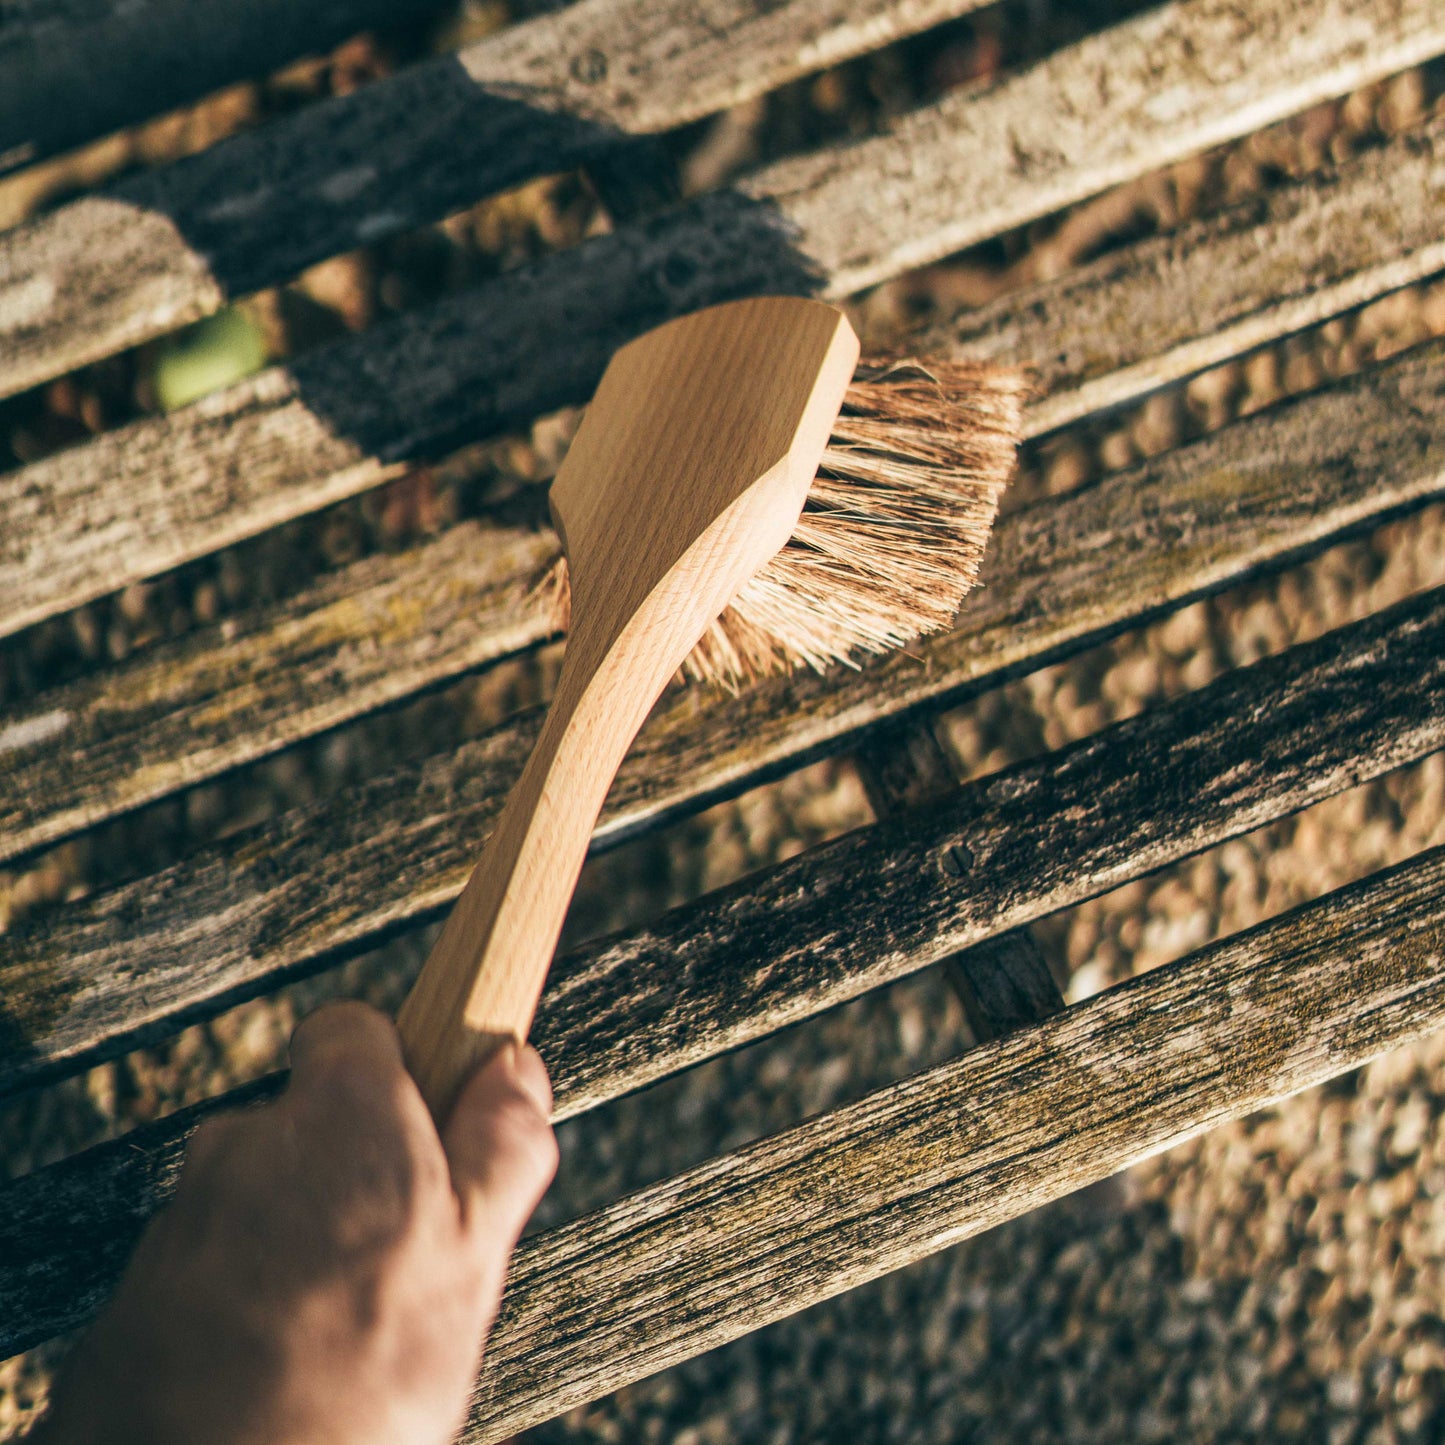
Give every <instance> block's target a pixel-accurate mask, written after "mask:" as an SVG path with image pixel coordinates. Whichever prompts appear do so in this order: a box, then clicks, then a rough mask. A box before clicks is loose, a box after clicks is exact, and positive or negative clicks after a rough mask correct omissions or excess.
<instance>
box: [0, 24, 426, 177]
mask: <svg viewBox="0 0 1445 1445" xmlns="http://www.w3.org/2000/svg"><path fill="white" fill-rule="evenodd" d="M409 8H410V10H411V11H412V13H413V14H415V15H417V16H418V18H420V17H421V16H423V15H425V13H426V11H427V10H428V9H429V8H431V9H435V8H439V7H438V6H435V5H433V6H427V5H414V6H411V7H409ZM396 18H397V7H396V5H395V4H392V3H387V0H312V3H308V4H305V5H296V4H293V3H292V0H211V3H201V0H140V3H136V0H65V3H63V4H57V3H56V0H6V4H5V13H4V17H3V21H0V96H4V97H5V103H4V105H3V106H0V174H3V173H4V172H6V171H9V170H13V169H15V168H16V167H18V166H24V165H29V164H30V163H31V162H32V161H36V160H42V159H44V158H45V157H46V156H50V155H54V154H55V153H56V152H57V151H62V150H66V149H68V148H69V147H71V146H76V145H79V144H80V143H81V142H82V141H87V140H92V139H94V138H95V137H96V136H100V135H104V134H106V133H107V132H109V131H114V130H119V129H121V127H123V126H127V125H132V124H134V123H135V122H136V121H138V120H145V119H146V118H147V117H149V116H153V115H159V114H160V113H161V112H162V111H163V110H169V109H171V108H172V107H174V106H178V105H183V104H185V102H187V101H190V100H195V99H196V98H197V97H199V96H202V95H205V94H206V92H207V91H211V90H216V89H218V88H219V87H221V86H223V85H229V84H230V83H231V82H232V81H237V80H246V79H249V78H250V77H251V76H255V75H262V74H265V73H266V72H267V71H270V70H276V69H278V68H279V67H281V66H282V65H285V64H286V63H287V62H289V61H292V60H296V59H298V58H299V57H301V56H304V55H315V54H318V53H320V52H321V51H325V50H329V49H330V48H331V47H332V46H334V45H336V44H338V43H339V42H340V41H342V40H344V39H345V38H346V37H347V36H348V35H354V34H356V32H357V31H360V30H365V29H367V28H368V27H369V26H373V25H377V24H385V23H388V22H390V23H395V21H396Z"/></svg>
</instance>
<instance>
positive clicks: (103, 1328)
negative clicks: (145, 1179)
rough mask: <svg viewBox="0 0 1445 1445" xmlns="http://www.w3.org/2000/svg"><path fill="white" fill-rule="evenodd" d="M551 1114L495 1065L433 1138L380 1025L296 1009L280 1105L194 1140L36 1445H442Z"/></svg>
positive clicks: (525, 1210) (455, 1416)
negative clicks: (172, 1190) (297, 1021)
mask: <svg viewBox="0 0 1445 1445" xmlns="http://www.w3.org/2000/svg"><path fill="white" fill-rule="evenodd" d="M551 1104H552V1092H551V1086H550V1085H549V1083H548V1081H547V1072H546V1069H545V1068H544V1067H543V1065H542V1061H541V1059H540V1058H539V1057H538V1056H537V1054H536V1052H535V1051H533V1050H532V1049H522V1050H516V1049H510V1048H509V1049H504V1050H503V1051H502V1052H501V1054H499V1055H497V1056H496V1057H494V1058H493V1059H492V1060H491V1061H490V1062H489V1063H487V1064H486V1065H485V1066H484V1067H483V1068H482V1069H480V1070H479V1071H478V1072H477V1073H476V1075H475V1076H474V1077H473V1078H472V1079H471V1081H470V1082H469V1083H468V1084H467V1086H466V1087H465V1088H464V1089H463V1091H462V1093H461V1095H460V1097H459V1098H458V1100H457V1104H456V1107H455V1108H454V1109H453V1111H452V1114H451V1117H450V1118H449V1119H448V1121H447V1124H446V1127H445V1128H444V1129H443V1130H442V1132H441V1135H440V1136H438V1133H437V1130H436V1128H435V1127H434V1126H433V1124H432V1120H431V1117H430V1115H429V1114H428V1113H427V1110H426V1106H425V1105H424V1104H423V1103H422V1100H421V1096H420V1094H418V1092H417V1090H416V1086H415V1085H414V1084H413V1083H412V1080H411V1077H410V1075H408V1074H407V1072H406V1070H405V1069H404V1067H403V1066H402V1061H401V1049H400V1046H399V1044H398V1042H397V1037H396V1032H395V1030H394V1029H393V1028H392V1026H391V1024H390V1023H389V1022H388V1021H387V1020H386V1019H385V1018H383V1017H382V1015H381V1014H379V1013H377V1012H376V1011H375V1010H373V1009H370V1008H367V1007H365V1006H364V1005H361V1004H339V1005H333V1006H331V1007H329V1008H325V1009H322V1010H321V1011H320V1012H318V1013H316V1014H314V1015H312V1016H311V1017H310V1018H309V1019H307V1020H306V1021H305V1022H304V1023H303V1024H302V1025H301V1026H300V1028H298V1029H297V1031H296V1034H295V1037H294V1038H293V1039H292V1043H291V1081H290V1085H289V1087H288V1088H287V1090H286V1093H285V1094H284V1095H283V1096H282V1097H281V1098H280V1099H278V1100H276V1102H274V1103H272V1104H268V1105H266V1106H264V1107H261V1108H256V1109H251V1110H246V1111H243V1112H241V1113H236V1114H232V1115H228V1116H224V1117H221V1118H217V1119H215V1120H213V1121H210V1122H208V1123H206V1124H204V1125H203V1126H202V1127H201V1128H200V1129H199V1130H198V1131H197V1133H196V1135H195V1137H194V1138H193V1139H192V1141H191V1145H190V1148H189V1150H188V1152H187V1156H186V1163H185V1168H184V1170H183V1171H182V1174H181V1179H180V1184H179V1187H178V1189H177V1191H176V1196H175V1199H174V1201H173V1202H172V1203H171V1204H170V1206H169V1207H168V1208H166V1209H165V1210H164V1211H163V1212H162V1213H161V1214H159V1215H158V1216H157V1217H156V1219H155V1220H154V1221H153V1222H152V1224H151V1225H150V1227H149V1229H148V1230H147V1231H146V1233H145V1235H144V1237H143V1238H142V1240H141V1242H140V1245H139V1247H138V1248H137V1249H136V1252H135V1256H134V1258H133V1259H132V1261H131V1264H130V1267H129V1269H128V1270H127V1272H126V1275H125V1277H124V1278H123V1279H122V1281H121V1284H120V1288H119V1289H118V1291H117V1292H116V1295H115V1298H114V1300H113V1301H112V1303H111V1304H110V1306H109V1308H108V1309H107V1310H106V1312H105V1313H104V1314H103V1315H102V1316H101V1318H100V1319H99V1320H98V1321H97V1322H96V1324H95V1326H94V1327H93V1328H92V1330H91V1331H90V1333H89V1335H88V1336H87V1337H86V1338H85V1339H84V1340H83V1341H82V1342H81V1344H80V1346H79V1347H78V1349H77V1351H76V1353H75V1355H74V1356H73V1357H72V1359H71V1362H70V1365H69V1367H68V1369H67V1370H66V1372H64V1373H63V1374H62V1377H61V1380H60V1382H59V1384H58V1386H57V1389H56V1398H55V1403H54V1406H53V1408H52V1413H51V1415H50V1416H49V1417H48V1419H47V1421H46V1423H45V1424H44V1425H43V1426H42V1427H41V1429H40V1431H39V1432H38V1434H37V1435H36V1436H35V1437H33V1438H35V1439H36V1440H42V1441H46V1442H51V1445H68V1442H81V1441H84V1442H86V1445H122V1442H123V1445H131V1442H135V1445H140V1442H146V1445H172V1442H174V1445H180V1442H186V1445H199V1442H205V1445H253V1442H254V1445H263V1442H264V1445H292V1442H302V1441H304V1442H306V1445H330V1442H337V1445H341V1442H345V1445H370V1442H373V1441H375V1442H377V1445H382V1442H385V1445H400V1442H405V1445H413V1442H415V1445H430V1442H436V1445H444V1442H446V1441H449V1440H451V1439H452V1437H453V1436H454V1435H455V1434H456V1432H457V1430H458V1428H459V1427H460V1425H461V1424H462V1421H463V1418H464V1416H465V1412H466V1404H467V1398H468V1394H469V1392H470V1389H471V1386H472V1383H473V1381H474V1380H475V1378H476V1372H477V1367H478V1364H479V1362H480V1359H481V1351H482V1342H483V1340H484V1338H485V1336H486V1333H487V1331H488V1329H489V1328H490V1326H491V1323H492V1320H493V1318H494V1317H495V1315H496V1311H497V1304H498V1302H499V1300H500V1298H501V1293H502V1283H503V1279H504V1277H505V1274H506V1269H507V1261H508V1259H509V1257H510V1256H511V1252H512V1249H513V1247H514V1245H515V1244H516V1241H517V1237H518V1235H519V1234H520V1233H521V1230H522V1226H523V1225H524V1224H525V1223H526V1221H527V1218H528V1216H529V1215H530V1214H531V1213H532V1210H533V1209H534V1208H535V1207H536V1205H537V1202H538V1200H539V1199H540V1198H541V1197H542V1194H543V1192H544V1191H545V1190H546V1188H547V1185H548V1184H549V1183H550V1182H551V1179H552V1175H553V1173H554V1172H555V1171H556V1166H557V1146H556V1142H555V1140H554V1138H553V1135H552V1130H551V1127H550V1125H549V1123H548V1114H549V1111H550V1109H551Z"/></svg>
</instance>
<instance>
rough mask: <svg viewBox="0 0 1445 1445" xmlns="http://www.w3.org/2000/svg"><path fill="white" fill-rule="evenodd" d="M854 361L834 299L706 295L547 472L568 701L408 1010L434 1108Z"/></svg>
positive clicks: (498, 1013) (539, 972)
mask: <svg viewBox="0 0 1445 1445" xmlns="http://www.w3.org/2000/svg"><path fill="white" fill-rule="evenodd" d="M857 359H858V339H857V337H856V336H854V334H853V330H852V328H851V327H850V326H849V325H848V322H847V320H846V319H845V318H844V316H843V314H842V313H841V312H840V311H838V310H837V309H836V308H834V307H832V306H826V305H824V304H823V303H821V302H817V301H805V300H801V299H799V298H797V297H781V296H774V297H761V298H756V299H751V300H747V301H734V302H729V303H727V304H725V305H722V306H714V307H711V308H710V309H709V310H707V311H701V312H697V313H695V314H694V315H691V316H686V317H683V318H681V319H680V320H677V321H672V322H669V323H668V324H667V325H665V326H661V327H659V328H658V329H657V330H656V331H652V332H649V333H648V334H647V335H645V336H642V337H640V338H638V340H636V341H634V342H631V343H630V344H629V345H627V346H625V347H623V349H622V350H621V351H619V352H618V353H617V355H616V356H615V357H613V359H612V362H611V363H610V365H609V366H608V368H607V371H606V373H605V374H604V376H603V378H602V381H601V384H600V385H599V386H598V388H597V394H596V395H595V396H594V398H593V400H592V404H591V405H590V406H589V407H588V409H587V414H586V416H585V417H584V419H583V422H582V426H581V428H580V429H579V431H578V433H577V436H576V438H575V439H574V440H573V442H572V445H571V447H570V448H569V450H568V453H567V457H566V459H565V461H564V462H563V464H562V468H561V470H560V471H559V472H558V474H557V479H556V481H555V482H553V484H552V490H551V504H552V514H553V517H554V519H555V521H556V523H557V526H558V530H559V531H560V533H561V535H562V542H563V546H564V548H565V550H566V553H567V559H568V564H569V567H570V570H571V588H572V627H571V631H570V636H569V638H568V642H567V652H566V655H565V657H564V659H563V665H562V675H561V678H560V679H559V682H558V687H557V696H556V699H555V700H554V702H553V704H552V708H551V711H550V712H549V713H548V715H547V720H546V722H545V723H544V724H543V728H542V733H541V736H540V737H539V739H538V742H537V746H536V749H535V750H534V752H533V754H532V756H531V758H530V759H529V760H528V762H527V766H526V769H525V771H524V772H523V774H522V777H521V780H520V781H519V782H518V784H517V786H516V787H515V788H514V789H513V791H512V794H511V796H510V797H509V798H508V799H507V804H506V807H505V808H504V809H503V811H502V815H501V817H500V819H499V820H498V823H497V827H496V829H495V831H494V832H493V834H492V837H491V839H490V840H489V841H488V844H487V847H486V850H485V851H484V853H483V854H482V858H481V861H480V862H479V863H478V865H477V867H476V869H475V870H474V871H473V873H472V876H471V878H470V879H469V880H468V882H467V886H466V888H465V889H464V891H463V892H462V895H461V897H460V899H458V901H457V905H456V908H455V909H454V910H453V912H452V915H451V917H450V918H449V919H448V920H447V923H446V927H445V928H444V929H443V930H442V934H441V937H440V938H439V939H438V941H437V944H436V947H435V948H434V949H433V951H432V954H431V956H430V957H429V958H428V959H427V962H426V965H425V967H424V968H423V969H422V972H421V976H420V978H419V979H418V980H417V983H416V987H415V988H414V989H413V990H412V994H411V996H410V997H409V998H408V999H407V1001H406V1004H405V1005H404V1006H403V1008H402V1011H401V1014H400V1015H399V1017H398V1019H397V1026H398V1028H399V1029H400V1032H401V1037H402V1046H403V1049H404V1051H405V1054H406V1059H407V1064H408V1067H409V1068H410V1069H411V1071H412V1073H413V1075H414V1076H415V1078H416V1080H417V1082H418V1084H419V1085H420V1086H421V1090H422V1094H423V1096H424V1097H425V1099H426V1101H427V1104H428V1106H429V1107H430V1108H431V1111H432V1114H433V1115H434V1116H435V1117H436V1118H437V1119H438V1120H439V1121H440V1120H442V1119H444V1118H445V1116H446V1114H447V1112H448V1111H449V1110H450V1108H451V1104H452V1101H453V1100H454V1098H455V1096H456V1091H457V1089H458V1088H459V1087H460V1086H461V1084H462V1082H463V1081H464V1080H465V1079H466V1078H467V1076H468V1075H469V1074H470V1073H471V1071H472V1070H473V1069H475V1068H476V1066H477V1065H478V1064H479V1063H480V1062H481V1061H482V1060H483V1059H485V1058H486V1057H487V1056H488V1055H489V1054H490V1053H491V1052H493V1051H494V1050H495V1049H496V1048H497V1047H499V1045H501V1044H502V1043H503V1042H505V1041H506V1040H508V1039H516V1040H518V1041H520V1040H522V1039H524V1038H525V1037H526V1034H527V1030H528V1028H529V1027H530V1025H531V1022H532V1014H533V1011H534V1010H535V1008H536V1004H537V998H538V996H539V994H540V993H541V989H542V983H543V980H544V979H545V977H546V973H547V968H548V966H549V964H550V962H551V958H552V951H553V950H554V949H555V948H556V946H557V938H558V935H559V934H560V933H561V929H562V920H563V917H564V916H565V914H566V911H567V905H568V903H569V901H570V900H571V897H572V890H573V888H574V886H575V885H576V882H577V875H578V873H579V872H580V871H581V867H582V862H583V859H584V858H585V857H586V853H587V843H588V839H589V838H590V836H591V833H592V826H593V824H594V823H595V821H596V819H597V814H598V813H599V812H600V811H601V808H602V803H603V801H604V799H605V798H606V794H607V789H608V787H609V786H610V785H611V782H612V778H613V776H614V775H615V773H616V771H617V768H618V766H619V765H620V763H621V761H622V758H623V755H624V754H625V753H626V751H627V749H628V747H629V746H630V745H631V742H632V739H633V738H634V737H635V736H636V734H637V730H638V729H639V728H640V727H641V726H642V722H643V719H644V718H645V717H646V716H647V713H648V710H649V709H650V708H651V706H652V704H653V703H654V702H655V701H656V700H657V698H658V696H659V694H660V693H661V692H662V690H663V688H664V687H666V685H667V682H668V679H669V678H670V677H671V676H672V675H673V674H674V673H675V672H676V671H677V669H678V668H679V667H680V666H681V665H682V661H683V659H684V657H686V655H687V653H688V652H689V651H690V650H691V649H692V647H693V645H694V644H695V643H696V642H697V640H698V639H699V638H700V637H701V636H702V634H703V632H704V631H705V630H706V629H707V627H708V626H709V625H710V624H711V623H712V622H713V620H714V619H715V618H716V617H717V616H718V614H719V613H721V612H722V610H723V609H724V608H725V607H726V606H727V604H728V603H729V602H730V601H731V600H732V599H733V597H734V596H735V595H736V594H737V591H738V589H739V588H740V587H741V586H742V585H743V583H744V582H746V581H747V580H748V579H749V578H751V577H752V576H753V575H754V574H755V573H757V572H758V571H759V569H760V568H761V567H762V566H763V565H764V564H765V563H766V562H767V561H768V559H769V558H771V557H772V556H773V555H774V554H775V553H776V552H777V551H778V549H779V548H781V547H782V546H783V544H784V543H785V542H786V541H787V540H788V538H789V536H791V535H792V531H793V528H794V526H795V525H796V524H797V520H798V515H799V513H800V512H801V511H802V507H803V502H804V500H805V498H806V497H807V494H808V487H809V485H810V484H811V482H812V480H813V476H814V473H815V472H816V471H817V469H818V463H819V460H820V459H821V457H822V454H823V449H824V447H825V446H826V445H827V442H828V436H829V433H830V431H831V429H832V425H833V422H834V420H835V419H836V418H837V415H838V411H839V408H840V407H841V406H842V404H843V395H844V392H845V391H846V390H847V387H848V383H849V380H850V379H851V377H852V375H853V368H854V365H855V364H856V362H857Z"/></svg>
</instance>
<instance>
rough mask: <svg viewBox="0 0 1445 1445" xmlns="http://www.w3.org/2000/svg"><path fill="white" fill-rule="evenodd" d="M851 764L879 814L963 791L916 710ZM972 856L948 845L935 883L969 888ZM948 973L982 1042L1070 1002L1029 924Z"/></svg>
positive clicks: (948, 966) (872, 740)
mask: <svg viewBox="0 0 1445 1445" xmlns="http://www.w3.org/2000/svg"><path fill="white" fill-rule="evenodd" d="M853 761H854V764H855V765H856V767H857V769H858V775H859V777H860V778H861V779H862V782H863V790H864V792H866V793H867V795H868V801H869V803H870V804H871V805H872V808H873V811H874V814H875V815H876V816H877V817H878V818H880V819H887V818H891V817H893V816H894V815H895V814H900V813H908V812H912V811H914V810H916V809H918V808H923V807H927V806H929V805H931V804H934V803H940V802H942V801H943V800H944V799H946V798H948V797H949V796H951V795H952V794H953V793H955V792H956V791H957V790H958V778H957V776H956V774H955V772H954V767H953V763H952V762H951V760H950V759H949V756H948V754H947V752H946V751H945V750H944V748H943V746H942V745H941V744H940V743H939V741H938V735H937V733H935V732H934V730H933V723H932V721H931V719H929V718H928V717H926V716H921V715H910V716H908V717H906V718H904V719H903V721H902V722H901V723H900V724H899V725H898V726H897V727H892V728H888V727H885V728H879V729H878V730H877V731H875V732H874V733H873V734H872V735H871V736H870V737H869V738H868V740H867V741H866V742H865V743H864V745H863V747H862V748H861V749H860V750H859V751H858V752H857V753H855V754H854V755H853ZM973 861H974V859H973V850H972V849H971V848H970V847H969V846H968V844H967V843H966V842H958V843H954V844H951V845H949V846H948V847H947V848H945V849H944V851H943V853H942V854H941V855H940V856H939V859H938V864H939V869H940V871H941V873H942V875H943V876H942V877H941V878H938V879H935V881H934V886H935V887H938V888H948V887H957V886H959V885H963V886H967V878H968V875H969V873H970V872H971V871H972V869H973ZM944 971H945V975H946V977H947V978H948V981H949V983H950V985H951V986H952V988H953V991H954V993H956V994H957V995H958V1000H959V1003H960V1004H961V1005H962V1006H963V1012H964V1017H965V1018H966V1019H967V1020H968V1026H969V1028H970V1030H972V1033H973V1037H974V1039H975V1040H976V1041H977V1042H980V1043H982V1042H984V1041H985V1040H988V1039H997V1038H1002V1037H1003V1035H1004V1034H1006V1033H1009V1032H1011V1031H1012V1030H1013V1029H1016V1028H1022V1027H1023V1026H1024V1025H1025V1024H1030V1023H1037V1022H1038V1021H1039V1020H1040V1019H1045V1018H1048V1017H1049V1015H1050V1014H1056V1013H1058V1012H1059V1011H1060V1010H1061V1009H1062V1008H1063V1007H1064V999H1063V995H1062V994H1060V992H1059V986H1058V984H1056V983H1055V982H1054V977H1053V974H1052V973H1051V972H1050V970H1049V965H1048V962H1047V960H1046V959H1045V958H1044V956H1043V955H1042V954H1041V953H1040V952H1039V950H1038V948H1037V946H1036V945H1035V944H1034V941H1033V938H1032V937H1031V936H1030V934H1029V931H1028V929H1026V928H1016V929H1015V930H1014V931H1013V932H1012V933H1006V934H1004V935H1003V936H1002V937H1001V938H996V939H990V940H988V941H986V942H984V943H981V944H979V945H978V946H976V947H974V948H970V949H967V950H965V952H964V953H963V954H962V955H960V957H958V958H956V959H950V960H948V961H947V962H946V963H945V964H944Z"/></svg>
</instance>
